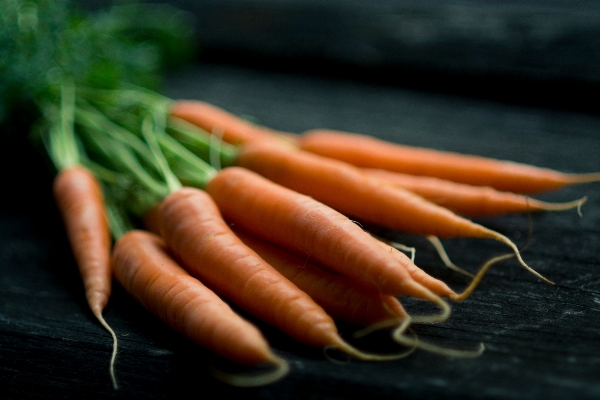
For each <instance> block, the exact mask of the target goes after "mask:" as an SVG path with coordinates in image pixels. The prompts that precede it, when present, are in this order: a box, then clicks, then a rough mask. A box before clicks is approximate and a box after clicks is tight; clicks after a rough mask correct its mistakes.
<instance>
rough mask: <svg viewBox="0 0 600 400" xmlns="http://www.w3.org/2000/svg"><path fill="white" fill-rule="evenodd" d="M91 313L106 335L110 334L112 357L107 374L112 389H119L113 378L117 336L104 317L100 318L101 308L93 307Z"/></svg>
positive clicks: (115, 379)
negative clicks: (108, 374)
mask: <svg viewBox="0 0 600 400" xmlns="http://www.w3.org/2000/svg"><path fill="white" fill-rule="evenodd" d="M92 312H93V313H94V316H95V317H96V318H97V319H98V321H99V322H100V324H101V325H102V326H103V327H104V329H106V330H107V331H108V333H110V336H111V337H112V340H113V350H112V355H111V357H110V367H109V373H110V380H111V382H112V385H113V388H114V389H115V390H116V389H118V388H119V385H118V384H117V378H116V376H115V361H116V359H117V335H116V334H115V331H113V329H112V328H111V327H110V326H109V325H108V323H107V322H106V321H105V320H104V317H103V316H102V309H101V308H98V307H95V308H93V309H92Z"/></svg>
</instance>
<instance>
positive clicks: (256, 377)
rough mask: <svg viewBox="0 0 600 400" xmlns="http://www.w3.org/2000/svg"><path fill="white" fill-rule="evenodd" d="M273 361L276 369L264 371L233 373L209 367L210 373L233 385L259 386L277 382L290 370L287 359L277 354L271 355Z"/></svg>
mask: <svg viewBox="0 0 600 400" xmlns="http://www.w3.org/2000/svg"><path fill="white" fill-rule="evenodd" d="M271 361H272V364H273V366H275V369H274V370H272V371H267V372H263V373H247V374H244V373H231V372H225V371H223V370H220V369H218V368H216V367H214V366H210V367H209V368H208V370H209V372H210V374H211V375H212V376H213V377H214V378H215V379H218V380H220V381H221V382H224V383H226V384H228V385H231V386H237V387H257V386H265V385H269V384H271V383H274V382H277V381H278V380H280V379H281V378H283V377H284V376H286V375H287V374H288V372H289V371H290V365H289V364H288V362H287V361H286V360H284V359H283V358H281V357H278V356H276V355H275V354H272V355H271Z"/></svg>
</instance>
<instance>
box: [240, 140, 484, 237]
mask: <svg viewBox="0 0 600 400" xmlns="http://www.w3.org/2000/svg"><path fill="white" fill-rule="evenodd" d="M236 164H237V165H238V166H241V167H244V168H248V169H250V170H252V171H255V172H257V173H259V174H261V175H262V176H264V177H266V178H268V179H269V180H271V181H273V182H276V183H278V184H280V185H282V186H285V187H287V188H290V189H292V190H295V191H297V192H299V193H303V194H306V195H308V196H311V197H313V198H314V199H316V200H318V201H320V202H322V203H325V204H327V205H328V206H330V207H332V208H334V209H336V210H338V211H340V212H341V213H343V214H345V215H350V216H352V217H356V218H359V219H360V220H361V221H365V222H370V223H374V224H378V225H382V226H386V227H388V228H391V229H396V230H401V231H404V232H409V233H414V234H419V235H435V236H438V237H440V238H452V237H461V236H462V237H481V238H495V236H496V235H495V234H494V233H492V232H491V231H490V230H489V229H487V228H485V227H483V226H481V225H478V224H475V223H473V222H471V221H469V220H467V219H465V218H463V217H460V216H458V215H456V214H455V213H453V212H451V211H450V210H448V209H446V208H444V207H440V206H438V205H436V204H434V203H432V202H429V201H427V200H425V199H423V198H422V197H420V196H418V195H416V194H414V193H412V192H409V191H408V190H404V189H402V188H399V187H394V186H392V185H391V184H388V183H386V182H385V181H383V180H381V179H376V178H372V177H369V176H368V175H367V174H365V173H363V172H362V171H361V170H359V169H358V168H356V167H354V166H351V165H348V164H346V163H344V162H341V161H338V160H333V159H329V158H326V157H322V156H319V155H316V154H312V153H309V152H305V151H300V150H293V149H290V148H286V147H283V146H277V145H272V144H270V143H248V144H246V145H244V146H242V147H241V148H240V153H239V155H238V158H237V160H236Z"/></svg>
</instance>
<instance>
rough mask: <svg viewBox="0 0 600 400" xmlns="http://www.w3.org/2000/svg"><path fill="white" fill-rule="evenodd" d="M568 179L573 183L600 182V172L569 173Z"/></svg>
mask: <svg viewBox="0 0 600 400" xmlns="http://www.w3.org/2000/svg"><path fill="white" fill-rule="evenodd" d="M566 181H567V182H568V183H569V184H572V185H576V184H580V183H594V182H600V172H592V173H589V174H568V175H567V179H566Z"/></svg>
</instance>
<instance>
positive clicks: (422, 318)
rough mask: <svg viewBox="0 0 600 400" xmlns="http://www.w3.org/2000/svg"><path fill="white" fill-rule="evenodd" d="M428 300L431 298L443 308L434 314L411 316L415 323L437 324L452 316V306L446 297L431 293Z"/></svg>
mask: <svg viewBox="0 0 600 400" xmlns="http://www.w3.org/2000/svg"><path fill="white" fill-rule="evenodd" d="M426 300H429V301H431V302H432V303H434V304H435V305H437V306H438V307H439V308H440V309H441V312H440V313H438V314H432V315H413V316H411V321H412V322H413V323H419V324H435V323H439V322H445V321H446V320H448V317H450V312H451V308H450V305H449V304H448V303H447V302H446V301H445V300H444V299H442V298H441V297H439V296H437V295H435V294H433V293H431V296H430V297H429V298H427V299H426Z"/></svg>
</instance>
